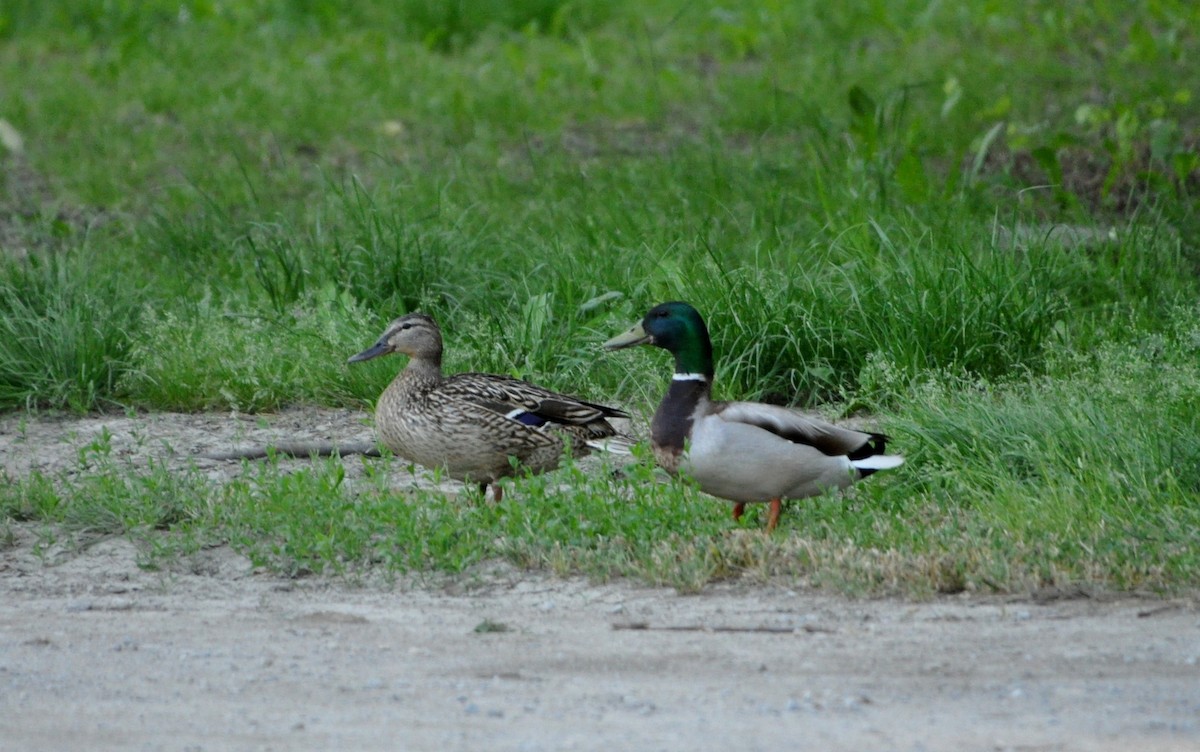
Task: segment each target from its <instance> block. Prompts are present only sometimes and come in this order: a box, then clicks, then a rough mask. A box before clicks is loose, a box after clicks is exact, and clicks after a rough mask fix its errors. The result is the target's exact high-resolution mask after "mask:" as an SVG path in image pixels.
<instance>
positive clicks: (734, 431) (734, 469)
mask: <svg viewBox="0 0 1200 752" xmlns="http://www.w3.org/2000/svg"><path fill="white" fill-rule="evenodd" d="M643 344H645V345H654V346H655V347H661V348H663V349H664V350H668V351H669V352H670V353H671V354H672V355H674V356H675V376H674V377H673V379H672V381H671V386H670V388H669V389H668V390H667V393H666V395H665V396H664V397H663V400H662V402H661V403H660V404H659V406H658V410H657V411H656V412H655V413H654V420H653V421H652V422H651V424H650V439H651V445H652V447H653V449H654V458H655V460H656V461H657V462H658V464H659V466H661V467H662V468H663V469H665V470H666V471H667V472H669V473H671V474H672V475H674V474H676V473H677V472H679V470H680V469H683V470H684V472H685V473H686V474H687V475H688V476H690V477H691V478H694V479H695V480H696V482H697V483H698V484H699V486H700V490H702V491H704V492H705V493H708V494H712V495H713V496H719V497H721V498H723V499H729V500H730V501H733V502H734V503H735V504H734V507H733V518H734V519H735V520H737V519H740V518H741V516H742V512H743V511H744V510H745V505H746V504H747V503H749V502H756V501H769V502H770V503H771V510H770V514H769V516H768V517H767V530H768V531H771V530H774V529H775V525H776V524H778V523H779V513H780V509H781V507H782V500H783V499H801V498H804V497H807V496H815V495H817V494H820V493H823V492H824V491H825V490H827V489H830V488H845V487H846V486H848V485H850V484H851V483H852V482H854V481H855V480H857V479H859V478H862V477H865V476H867V475H870V474H871V473H873V472H875V471H876V470H886V469H888V468H892V467H896V466H898V465H900V464H902V463H903V462H904V458H903V457H899V456H896V455H888V454H884V453H883V452H884V444H885V443H886V442H887V440H888V439H887V437H886V436H884V435H883V434H879V433H867V432H865V431H855V430H852V429H849V428H843V427H840V426H835V425H832V424H830V423H826V422H824V421H821V420H814V419H813V418H810V417H808V416H805V415H803V414H801V413H798V412H796V411H795V410H789V409H788V408H785V407H776V406H774V405H764V404H762V403H758V402H716V401H713V400H712V399H711V395H712V378H713V355H712V341H711V340H710V339H709V338H708V329H707V328H706V327H705V326H704V319H702V318H701V317H700V314H699V313H697V311H696V309H695V308H692V307H691V306H690V305H688V304H687V303H663V304H662V305H659V306H655V307H654V308H652V309H651V310H650V312H649V313H647V314H646V316H645V318H643V319H642V321H641V323H638V324H635V325H634V326H633V328H632V329H630V330H629V331H628V332H626V333H624V334H621V335H618V336H616V337H613V338H612V339H610V340H609V341H608V342H605V343H604V347H605V348H607V349H610V350H616V349H620V348H623V347H630V346H632V345H643Z"/></svg>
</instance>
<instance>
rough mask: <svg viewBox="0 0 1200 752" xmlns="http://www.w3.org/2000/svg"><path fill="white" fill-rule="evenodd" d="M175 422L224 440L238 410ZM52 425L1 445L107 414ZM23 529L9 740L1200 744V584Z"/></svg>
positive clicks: (5, 671) (10, 656)
mask: <svg viewBox="0 0 1200 752" xmlns="http://www.w3.org/2000/svg"><path fill="white" fill-rule="evenodd" d="M338 415H340V414H338ZM308 417H309V418H311V417H312V416H311V415H310V416H308ZM325 417H328V416H325ZM343 419H344V421H347V422H348V423H352V424H354V425H358V426H359V427H360V428H361V421H360V416H355V415H353V414H346V415H345V416H343V417H342V418H338V420H343ZM6 420H7V419H6ZM119 420H130V421H131V424H130V425H131V426H133V427H134V428H137V426H138V425H139V424H138V421H139V420H141V421H143V424H141V425H142V430H149V429H148V428H147V427H146V425H144V422H145V420H151V419H124V418H123V419H119ZM152 420H153V421H154V428H153V432H154V433H155V435H156V436H158V435H159V434H160V433H161V431H162V430H164V429H165V427H166V426H168V425H173V424H172V423H171V420H172V419H171V418H170V416H156V417H155V418H154V419H152ZM177 420H178V422H179V424H180V425H183V424H185V423H189V422H190V423H191V424H202V425H200V428H199V429H198V430H199V431H200V432H201V433H202V434H204V435H205V436H208V437H209V439H208V440H209V441H210V442H211V443H212V444H214V445H215V444H219V443H220V441H221V440H220V439H219V438H213V437H217V436H219V435H224V434H221V432H222V431H225V430H227V429H228V426H226V428H217V427H216V426H217V425H221V426H225V425H226V424H227V423H228V422H229V419H221V418H207V417H206V418H199V417H188V416H184V417H180V418H178V419H177ZM285 420H287V421H292V420H295V421H298V422H302V418H300V417H294V416H293V417H288V418H286V419H285ZM205 421H211V424H210V423H205ZM334 422H336V421H334ZM114 425H115V424H114ZM47 426H48V424H47V425H42V424H39V425H37V426H31V425H29V424H27V425H26V426H25V427H24V429H23V432H21V433H22V435H23V436H24V439H20V438H19V437H18V432H17V431H15V430H14V427H15V423H14V422H13V421H7V422H5V421H0V466H3V467H4V468H5V469H6V470H7V471H8V472H9V473H10V474H16V473H17V472H19V471H20V470H19V468H20V467H24V468H26V470H27V469H28V467H30V466H33V465H35V464H37V463H42V464H43V465H44V464H45V463H53V461H54V460H52V459H47V458H48V457H49V456H50V455H52V454H53V452H42V453H41V454H40V455H39V456H38V458H36V459H30V457H28V456H26V455H22V456H21V457H20V458H18V457H17V454H18V453H20V452H22V451H24V450H23V449H22V446H23V445H24V446H27V445H28V443H29V438H30V436H31V434H36V435H37V436H39V437H40V438H41V439H46V438H47V437H49V436H51V435H53V434H52V431H58V432H59V434H61V435H62V436H64V437H65V436H67V435H69V434H70V435H73V436H74V438H70V439H66V438H64V439H63V440H62V441H61V442H59V443H61V444H62V445H63V446H65V447H67V449H64V450H63V452H64V454H66V455H69V456H72V457H74V456H75V455H74V454H72V452H74V450H73V449H71V448H70V447H72V446H73V445H74V444H76V443H77V442H78V441H82V440H88V439H87V437H88V436H89V435H91V434H90V433H89V432H91V431H93V430H97V429H95V426H94V425H92V424H90V423H81V422H71V423H69V424H67V423H62V424H60V425H58V426H57V428H53V429H51V428H49V427H47ZM125 428H129V426H125ZM334 429H337V426H334ZM228 430H230V431H232V430H233V429H228ZM269 430H274V428H272V427H271V426H263V425H261V424H260V423H259V422H257V421H255V422H254V425H253V426H251V427H250V428H247V427H246V426H245V425H241V427H240V428H239V429H238V431H239V432H240V434H239V435H242V436H243V437H246V438H248V439H250V440H251V441H253V440H256V436H255V435H248V434H254V433H255V431H269ZM109 431H110V432H112V433H113V435H114V438H113V445H114V452H117V451H124V450H123V449H121V447H124V446H125V445H126V443H125V441H126V440H125V439H123V438H121V435H118V431H116V430H114V428H113V426H109ZM39 432H45V433H39ZM185 434H186V431H185V430H184V429H179V434H178V435H179V436H180V437H181V440H182V438H183V437H184V436H185ZM292 437H293V438H296V436H292ZM341 438H345V437H341ZM136 443H137V442H136V441H133V442H132V443H131V444H130V446H132V445H133V444H136ZM58 445H59V444H58V443H56V444H55V446H58ZM142 446H155V447H158V448H157V449H153V451H163V452H166V453H168V454H169V452H168V450H166V449H163V448H162V442H160V441H152V442H148V441H144V442H142ZM55 451H57V450H55ZM131 451H133V450H131ZM213 472H219V471H218V470H217V469H216V468H214V470H213ZM0 482H3V480H2V479H0ZM14 531H15V533H16V536H17V539H16V540H15V541H14V545H12V546H10V547H8V548H5V549H3V550H0V750H62V749H89V750H105V749H114V750H115V749H120V750H129V749H146V750H157V749H165V750H224V749H269V750H292V749H299V750H306V749H313V750H330V749H364V750H374V749H378V750H399V749H405V750H481V749H488V750H562V749H578V750H618V749H620V750H625V749H631V750H632V749H637V750H657V749H663V750H689V751H690V750H723V751H724V750H784V749H788V750H794V749H799V750H955V751H959V750H1135V749H1136V750H1196V749H1200V666H1198V665H1197V661H1198V660H1200V606H1198V604H1197V602H1196V601H1195V600H1194V599H1192V598H1183V599H1176V600H1155V599H1133V598H1126V599H1116V600H1105V599H1097V598H1078V599H1066V600H1057V601H1052V602H1049V603H1045V604H1035V603H1033V602H1030V601H1022V600H1019V599H1014V600H1006V601H1000V600H988V601H981V600H979V599H960V598H951V599H943V600H938V601H934V602H928V603H908V602H903V601H896V600H876V601H852V600H847V599H843V598H840V597H833V596H827V595H820V594H814V593H811V592H793V591H788V590H782V589H773V588H749V587H741V586H729V587H718V588H712V589H710V590H709V591H707V592H706V593H704V594H702V595H699V596H680V595H677V594H675V593H673V592H672V591H667V590H661V589H650V588H643V587H637V586H635V585H631V584H628V583H615V584H606V585H592V584H588V583H586V582H582V581H577V580H566V581H564V580H561V579H553V578H547V577H544V576H541V575H530V574H528V573H523V572H516V571H513V570H509V569H507V568H504V567H495V568H492V569H490V570H488V571H480V572H478V573H476V574H475V575H474V577H472V578H469V579H468V580H467V581H465V582H462V583H458V584H456V585H452V586H447V585H446V584H445V583H443V584H440V585H434V584H430V583H424V584H420V583H402V584H399V585H396V586H394V587H382V586H369V587H362V588H354V587H351V586H349V585H345V584H340V583H331V582H327V581H323V580H317V579H311V580H300V581H289V580H282V579H279V578H277V577H274V576H270V575H265V574H262V573H259V572H256V571H253V570H252V569H251V568H250V566H249V565H248V563H247V562H246V561H245V560H244V559H242V558H241V557H240V556H238V555H237V554H235V553H234V552H231V551H229V550H227V549H214V550H211V551H208V552H206V553H205V554H204V555H203V556H201V557H199V558H198V559H197V560H195V561H194V562H191V564H190V566H189V568H188V571H180V572H174V573H170V574H165V575H164V574H159V573H152V572H145V571H142V570H140V569H138V567H137V566H136V560H135V554H136V552H135V550H134V549H133V547H132V545H131V544H129V543H128V542H127V541H124V540H122V539H110V540H106V541H103V542H100V543H98V544H96V545H93V546H91V547H90V548H88V549H87V550H86V551H84V552H82V553H80V554H78V555H75V556H69V557H64V558H63V560H62V562H61V563H57V564H55V565H53V566H47V565H46V563H45V561H44V559H43V558H40V557H39V556H36V555H35V554H34V551H33V545H32V544H33V540H34V534H35V529H34V528H31V527H24V526H17V527H15V528H14ZM634 625H640V626H645V627H648V628H646V629H630V628H628V627H630V626H634ZM673 628H679V629H673ZM727 630H730V631H727ZM738 630H741V631H738Z"/></svg>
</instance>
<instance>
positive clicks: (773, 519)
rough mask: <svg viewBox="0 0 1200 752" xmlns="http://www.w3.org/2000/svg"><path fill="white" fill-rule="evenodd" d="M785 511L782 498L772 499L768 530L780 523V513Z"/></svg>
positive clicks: (768, 516)
mask: <svg viewBox="0 0 1200 752" xmlns="http://www.w3.org/2000/svg"><path fill="white" fill-rule="evenodd" d="M782 511H783V500H782V499H771V511H770V513H768V514H767V532H768V533H769V532H771V531H772V530H774V529H775V526H776V525H778V524H779V514H780V512H782Z"/></svg>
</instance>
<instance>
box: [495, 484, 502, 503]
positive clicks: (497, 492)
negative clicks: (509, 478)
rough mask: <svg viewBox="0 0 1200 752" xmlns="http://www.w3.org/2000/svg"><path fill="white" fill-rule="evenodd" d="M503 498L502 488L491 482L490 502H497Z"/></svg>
mask: <svg viewBox="0 0 1200 752" xmlns="http://www.w3.org/2000/svg"><path fill="white" fill-rule="evenodd" d="M503 498H504V489H503V488H501V487H500V484H499V483H493V484H492V503H494V504H499V503H500V500H501V499H503Z"/></svg>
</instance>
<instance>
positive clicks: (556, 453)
mask: <svg viewBox="0 0 1200 752" xmlns="http://www.w3.org/2000/svg"><path fill="white" fill-rule="evenodd" d="M388 353H403V354H404V355H407V356H409V361H408V365H407V366H406V367H405V368H404V370H402V371H400V373H399V374H398V375H397V376H396V378H395V379H393V380H392V383H391V384H389V385H388V388H387V389H385V390H384V392H383V394H382V395H380V397H379V401H378V403H376V405H375V429H376V431H378V433H379V438H380V440H381V441H382V442H383V444H384V445H385V446H386V447H387V448H388V449H390V450H391V451H392V452H394V453H395V454H396V455H398V456H400V457H403V458H404V459H406V460H409V461H410V462H415V463H417V464H419V465H424V466H425V467H429V468H439V467H444V468H445V469H446V472H447V473H448V474H449V476H450V477H451V478H454V479H456V480H461V481H465V482H471V483H478V484H479V489H480V492H481V493H486V491H487V487H488V485H489V484H490V485H491V486H492V490H493V492H494V495H495V499H496V501H500V498H501V496H502V495H503V491H502V490H501V488H500V486H499V485H498V484H497V483H496V481H497V480H498V479H500V478H503V477H505V476H509V475H512V474H513V473H514V472H515V467H514V464H513V462H512V461H511V459H510V458H514V457H515V458H516V460H517V462H518V463H519V466H520V467H523V468H525V469H528V470H530V471H532V472H535V473H540V472H544V471H546V470H552V469H554V468H556V467H558V463H559V460H560V459H561V458H562V453H563V449H564V446H565V444H564V439H570V444H571V452H572V454H573V455H574V456H576V457H579V456H582V455H585V454H587V453H588V442H589V441H596V440H599V439H604V438H607V437H609V436H614V435H615V434H616V430H615V429H614V428H613V427H612V426H611V425H610V424H609V422H608V421H607V420H606V418H628V417H629V416H628V415H627V414H626V413H624V412H622V411H620V410H617V409H616V408H612V407H606V406H604V405H597V404H595V403H592V402H584V401H583V400H580V399H576V398H574V397H568V396H566V395H563V394H557V393H555V392H552V391H550V390H548V389H543V388H542V387H540V386H536V385H534V384H530V383H529V382H527V381H522V380H520V379H514V378H510V377H508V376H498V375H494V374H490V373H459V374H455V375H454V376H450V377H449V378H447V377H444V376H443V375H442V333H441V330H440V329H438V325H437V323H436V322H435V321H434V320H433V319H432V318H430V317H429V316H426V315H425V314H423V313H410V314H407V315H404V316H401V317H400V318H398V319H396V320H395V321H393V322H392V323H391V324H389V325H388V328H387V330H386V331H384V333H383V335H382V336H381V337H380V338H379V341H378V342H376V343H375V345H374V346H373V347H371V348H369V349H367V350H363V351H362V352H360V353H359V354H357V355H355V356H353V357H352V358H350V360H349V362H351V363H358V362H359V361H363V360H370V359H371V358H376V357H378V356H380V355H387V354H388Z"/></svg>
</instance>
